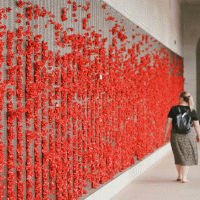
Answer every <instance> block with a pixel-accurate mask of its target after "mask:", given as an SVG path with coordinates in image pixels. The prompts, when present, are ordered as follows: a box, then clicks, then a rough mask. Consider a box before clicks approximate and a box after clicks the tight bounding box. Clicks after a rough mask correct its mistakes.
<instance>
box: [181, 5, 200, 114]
mask: <svg viewBox="0 0 200 200" xmlns="http://www.w3.org/2000/svg"><path fill="white" fill-rule="evenodd" d="M181 9H182V21H183V57H184V68H185V72H184V77H185V90H186V91H188V92H190V93H191V94H192V96H193V98H194V103H195V108H196V109H197V112H199V114H198V116H199V117H200V107H199V106H198V105H200V95H199V94H198V93H199V92H198V91H200V89H199V86H198V85H199V84H198V83H197V69H198V68H199V69H200V66H198V67H197V61H198V56H197V51H196V50H197V44H198V41H199V39H200V6H182V8H181Z"/></svg>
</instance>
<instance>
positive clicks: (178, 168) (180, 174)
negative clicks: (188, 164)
mask: <svg viewBox="0 0 200 200" xmlns="http://www.w3.org/2000/svg"><path fill="white" fill-rule="evenodd" d="M176 169H177V171H178V179H182V168H181V165H178V164H177V165H176Z"/></svg>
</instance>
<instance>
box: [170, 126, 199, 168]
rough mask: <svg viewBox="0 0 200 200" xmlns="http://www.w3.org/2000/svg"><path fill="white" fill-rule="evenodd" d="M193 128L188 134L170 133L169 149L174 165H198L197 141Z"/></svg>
mask: <svg viewBox="0 0 200 200" xmlns="http://www.w3.org/2000/svg"><path fill="white" fill-rule="evenodd" d="M196 136H197V135H196V132H195V130H194V128H191V131H190V133H188V134H179V133H176V132H174V130H173V129H172V131H171V139H170V142H171V147H172V151H173V154H174V160H175V164H179V165H185V166H191V165H198V149H197V139H196Z"/></svg>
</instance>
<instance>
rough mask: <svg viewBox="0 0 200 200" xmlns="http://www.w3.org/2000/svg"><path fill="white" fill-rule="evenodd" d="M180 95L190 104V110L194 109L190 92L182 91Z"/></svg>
mask: <svg viewBox="0 0 200 200" xmlns="http://www.w3.org/2000/svg"><path fill="white" fill-rule="evenodd" d="M180 97H182V98H183V100H184V101H185V102H187V103H188V104H189V107H190V110H191V111H192V110H193V107H194V101H193V97H192V95H191V94H190V93H189V92H181V94H180Z"/></svg>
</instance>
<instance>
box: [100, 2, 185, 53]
mask: <svg viewBox="0 0 200 200" xmlns="http://www.w3.org/2000/svg"><path fill="white" fill-rule="evenodd" d="M103 1H104V2H106V3H107V4H109V5H110V6H111V7H113V8H114V9H116V10H117V11H119V12H120V13H122V14H123V15H124V16H125V17H127V18H128V19H130V20H131V21H132V22H134V23H135V24H137V25H139V26H140V28H142V29H144V30H145V31H146V32H148V33H149V34H150V35H152V36H153V37H155V38H156V39H157V40H158V41H160V42H161V43H162V44H164V45H165V46H166V47H168V48H169V49H171V50H172V51H173V52H175V53H177V54H178V55H180V56H183V51H182V32H181V29H182V27H181V6H180V4H179V0H123V1H122V0H103Z"/></svg>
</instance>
